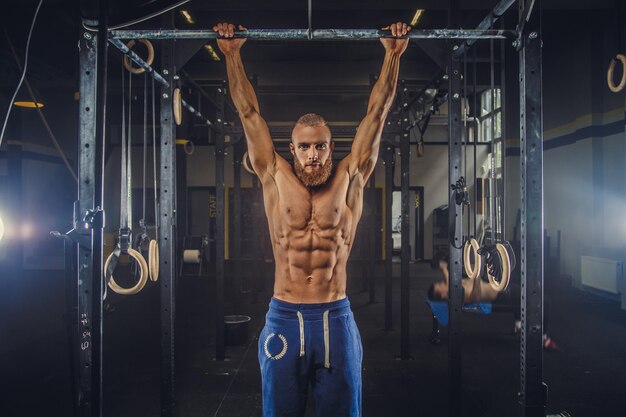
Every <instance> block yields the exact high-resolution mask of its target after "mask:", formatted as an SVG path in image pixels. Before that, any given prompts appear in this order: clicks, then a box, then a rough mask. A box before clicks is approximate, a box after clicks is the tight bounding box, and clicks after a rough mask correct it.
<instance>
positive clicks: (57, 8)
mask: <svg viewBox="0 0 626 417" xmlns="http://www.w3.org/2000/svg"><path fill="white" fill-rule="evenodd" d="M37 3H38V2H37V0H5V2H4V5H5V8H6V9H7V10H8V11H9V12H8V13H5V14H4V22H3V23H4V26H5V27H6V29H7V31H6V32H7V34H8V36H9V37H10V38H11V40H12V42H13V43H14V44H15V46H16V49H17V50H18V51H20V52H19V54H20V58H21V59H23V50H24V45H25V43H26V42H25V41H26V34H27V30H28V26H29V24H30V19H31V18H32V14H33V11H34V8H35V6H36V4H37ZM77 3H78V2H74V1H72V2H69V1H65V0H44V4H43V6H42V9H41V12H40V15H39V19H38V22H37V26H36V29H35V32H34V34H33V40H32V47H31V53H30V56H29V59H30V64H29V72H28V77H29V80H30V81H31V83H32V84H33V85H35V86H38V87H39V88H40V89H46V88H48V89H54V88H56V89H60V88H64V89H68V90H69V91H72V90H73V89H75V88H76V85H77V70H78V51H77V48H76V43H77V42H76V39H77V34H78V31H79V22H80V16H81V14H82V15H84V16H86V17H88V18H92V19H93V18H96V17H97V1H95V0H81V2H80V5H81V7H80V8H79V7H78V4H77ZM180 3H184V4H183V5H180V6H179V7H178V8H176V9H175V12H174V13H173V14H170V16H173V18H174V26H175V27H176V28H179V29H207V28H210V27H212V25H214V24H215V23H217V22H220V21H229V22H234V23H237V24H243V25H245V26H247V27H250V28H307V27H308V2H307V0H297V1H293V0H264V1H259V0H238V1H225V0H222V1H208V0H190V1H188V2H183V1H180V0H179V1H175V0H123V1H122V0H110V9H111V13H110V17H109V20H110V25H111V26H116V25H123V24H124V23H126V22H131V21H135V20H138V19H141V18H143V17H145V16H149V15H151V14H154V13H155V12H158V11H159V10H163V9H164V8H167V7H169V6H172V5H176V4H180ZM497 3H498V1H497V0H459V4H460V8H461V13H460V20H461V21H460V26H461V27H463V28H469V29H473V28H475V27H476V26H477V25H478V23H479V22H480V21H481V20H482V19H483V18H484V16H486V15H487V13H488V12H489V11H490V10H491V9H492V8H493V7H494V6H495V5H496V4H497ZM312 4H313V8H312V26H313V28H379V27H382V26H385V25H387V24H389V23H391V22H394V21H399V20H400V21H410V20H411V18H412V17H413V15H414V13H415V11H416V9H425V13H424V15H423V17H422V19H421V20H420V22H419V24H418V27H419V28H422V29H431V28H445V27H447V26H448V25H447V21H448V11H447V8H448V4H449V2H448V1H441V0H387V1H384V2H383V1H380V0H360V1H345V0H334V1H333V0H312ZM542 4H543V8H544V10H546V11H550V10H556V11H560V10H572V9H579V10H583V9H584V10H590V9H596V10H611V9H612V8H614V7H615V0H577V1H570V0H544V1H543V2H542ZM511 9H515V5H514V6H512V7H511ZM181 10H186V11H188V12H189V14H190V15H191V17H192V18H193V20H194V23H189V22H187V20H186V19H185V18H184V17H183V16H182V15H181V13H180V11H181ZM505 18H507V21H506V26H507V28H510V29H512V28H514V26H515V22H516V20H517V11H516V10H509V11H508V12H507V14H506V15H505ZM170 19H171V18H170ZM163 21H164V17H163V16H157V17H153V18H150V19H148V20H146V21H144V22H140V23H137V24H134V25H133V26H132V28H133V29H155V28H159V27H161V26H162V23H163ZM3 37H4V36H3ZM3 40H5V41H6V39H3ZM154 43H155V47H156V49H157V57H158V41H155V42H154ZM204 43H205V42H198V41H197V40H196V41H177V44H178V46H177V50H179V51H180V52H181V54H187V55H188V56H190V57H191V58H190V59H189V60H188V61H187V62H186V63H185V65H184V70H185V71H186V72H187V73H188V74H189V75H190V76H191V77H192V78H193V79H194V80H196V81H197V82H198V83H199V84H200V85H202V86H204V87H207V88H208V86H210V85H215V82H219V81H220V80H223V79H225V78H226V74H225V64H224V62H223V60H222V61H214V60H213V59H212V58H211V56H210V54H209V53H207V51H206V50H205V49H204V48H203V47H202V46H203V44H204ZM5 44H6V42H2V46H0V56H1V57H2V62H3V63H4V64H3V65H4V71H5V73H6V76H5V77H3V78H4V79H5V80H6V82H5V84H6V86H7V87H10V85H11V83H12V80H13V79H14V78H15V74H16V73H17V71H16V65H15V61H14V59H13V57H12V55H11V54H10V52H9V50H8V49H7V48H5V46H4V45H5ZM209 44H212V46H213V47H214V49H216V50H217V46H216V43H215V41H211V42H209ZM480 48H482V49H478V51H479V52H478V60H479V62H481V64H479V72H480V73H486V72H487V71H482V70H481V69H480V66H481V65H482V66H485V65H488V61H489V48H488V41H487V42H482V46H481V47H480ZM446 50H447V49H446V44H445V42H444V41H436V40H427V41H412V42H411V44H410V46H409V48H408V50H407V52H406V53H405V55H404V56H403V61H402V64H401V72H400V78H401V79H406V80H408V81H409V82H411V83H412V86H414V90H415V91H417V90H419V89H420V88H421V86H422V85H423V84H424V83H426V82H427V81H428V80H430V79H432V77H433V76H434V75H436V74H437V73H438V72H439V71H440V70H441V66H442V65H443V64H444V63H445V59H446ZM137 51H138V53H140V54H141V52H142V51H141V50H140V49H138V50H137ZM218 55H219V52H218ZM109 56H110V68H111V70H110V71H109V77H110V80H111V83H110V86H111V88H112V89H113V90H114V92H113V94H115V92H116V91H117V90H116V89H117V88H118V87H117V86H118V85H119V77H120V75H119V74H120V71H118V70H117V68H119V66H118V65H119V64H120V58H121V54H120V53H119V51H117V50H116V49H115V48H114V47H110V54H109ZM242 56H243V59H244V63H245V65H246V70H247V73H248V75H254V76H256V78H257V80H258V86H257V91H258V94H259V97H260V103H261V107H262V109H263V114H264V116H265V117H266V119H268V120H270V121H274V122H280V121H287V120H293V119H294V117H297V115H299V114H303V113H305V112H308V111H314V112H319V113H321V114H325V115H326V114H330V115H331V116H328V117H329V118H330V119H331V120H332V119H333V116H332V115H336V114H340V116H336V119H335V120H336V121H352V122H353V121H355V120H359V119H360V118H361V117H362V115H363V111H364V109H365V108H366V106H367V98H368V95H369V88H370V79H371V76H372V75H374V74H377V73H378V72H379V70H380V66H381V63H382V59H383V56H384V49H383V47H382V46H381V45H380V43H379V42H377V41H374V42H344V41H326V42H322V41H305V42H294V41H291V42H272V41H264V42H254V41H248V42H247V44H246V45H245V46H244V47H243V49H242ZM497 59H498V57H497V56H496V60H497ZM485 62H486V63H485ZM154 65H155V67H157V68H158V58H157V60H156V61H155V64H154ZM484 68H488V67H484ZM479 84H481V85H485V82H484V80H480V79H479ZM70 89H71V90H70Z"/></svg>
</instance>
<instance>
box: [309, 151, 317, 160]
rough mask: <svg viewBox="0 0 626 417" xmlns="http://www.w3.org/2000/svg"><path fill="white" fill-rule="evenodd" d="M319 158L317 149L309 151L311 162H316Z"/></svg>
mask: <svg viewBox="0 0 626 417" xmlns="http://www.w3.org/2000/svg"><path fill="white" fill-rule="evenodd" d="M317 158H318V152H317V149H315V148H313V149H311V150H310V151H309V159H310V160H311V161H315V160H317Z"/></svg>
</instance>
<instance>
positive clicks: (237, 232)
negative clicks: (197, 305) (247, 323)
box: [230, 137, 245, 314]
mask: <svg viewBox="0 0 626 417" xmlns="http://www.w3.org/2000/svg"><path fill="white" fill-rule="evenodd" d="M231 140H232V138H231ZM241 140H245V139H244V138H243V137H242V138H241ZM241 140H240V141H239V142H237V144H236V145H234V146H233V180H234V183H235V184H234V190H233V194H234V198H233V216H230V219H232V222H233V235H234V236H233V238H232V239H231V241H233V258H234V263H235V265H234V266H235V274H234V281H233V295H234V297H233V304H234V307H235V311H236V312H237V314H239V312H240V311H241V310H240V309H241V292H242V290H243V285H242V282H243V280H242V278H241V158H242V157H243V152H242V151H241Z"/></svg>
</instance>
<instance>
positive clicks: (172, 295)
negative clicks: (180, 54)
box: [159, 14, 177, 417]
mask: <svg viewBox="0 0 626 417" xmlns="http://www.w3.org/2000/svg"><path fill="white" fill-rule="evenodd" d="M163 24H164V25H165V26H166V27H171V25H172V15H171V14H167V15H166V16H164V18H163ZM175 42H176V41H174V40H169V41H165V42H163V43H161V75H162V76H163V78H165V79H166V80H167V81H168V83H169V85H170V86H169V87H165V86H162V87H161V109H160V116H161V120H160V122H161V143H160V144H161V161H160V162H161V176H160V185H159V188H160V193H159V205H160V208H161V211H160V216H159V217H160V233H159V237H160V239H159V240H160V242H159V248H160V252H161V253H160V276H159V282H160V283H161V416H162V417H170V416H173V415H174V399H175V398H174V363H175V361H174V322H175V317H176V271H177V269H176V240H177V238H176V137H175V129H176V128H175V125H174V115H173V111H172V96H173V84H174V83H173V76H174V74H176V66H175V64H174V62H175V61H174V60H175V47H176V43H175Z"/></svg>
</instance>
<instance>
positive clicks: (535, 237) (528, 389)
mask: <svg viewBox="0 0 626 417" xmlns="http://www.w3.org/2000/svg"><path fill="white" fill-rule="evenodd" d="M532 3H533V2H532V1H531V2H527V1H524V0H520V2H519V5H520V16H522V15H523V13H522V11H524V10H525V7H529V6H530V5H531V4H532ZM520 23H521V24H522V25H524V29H523V31H522V33H521V39H520V41H521V49H520V53H519V65H520V69H519V70H520V77H519V80H520V129H521V131H520V187H521V196H520V197H521V252H522V254H521V255H522V256H521V258H522V262H521V274H522V276H521V320H522V334H521V347H520V394H519V400H520V404H521V407H522V409H523V415H524V416H525V417H539V416H541V417H543V416H544V415H545V408H546V401H547V386H546V385H545V384H544V383H543V343H542V342H543V341H542V336H543V256H544V253H543V244H544V243H543V108H542V100H543V98H542V81H541V72H542V63H541V59H542V55H541V47H542V46H541V43H542V40H541V1H540V0H535V1H534V7H533V9H532V11H531V12H530V14H529V16H528V20H527V21H526V22H525V24H524V22H520Z"/></svg>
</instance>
